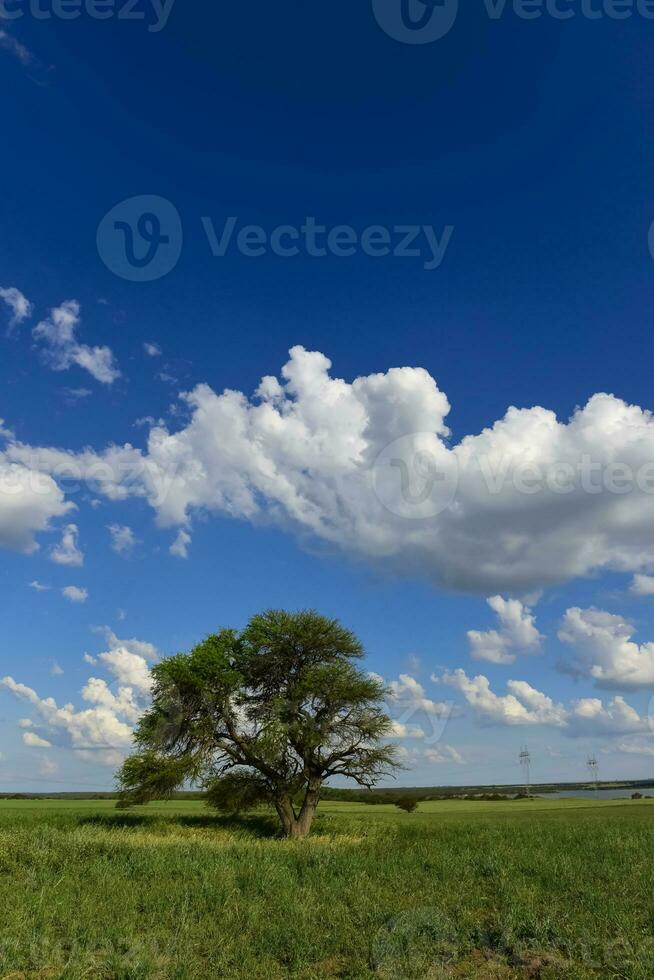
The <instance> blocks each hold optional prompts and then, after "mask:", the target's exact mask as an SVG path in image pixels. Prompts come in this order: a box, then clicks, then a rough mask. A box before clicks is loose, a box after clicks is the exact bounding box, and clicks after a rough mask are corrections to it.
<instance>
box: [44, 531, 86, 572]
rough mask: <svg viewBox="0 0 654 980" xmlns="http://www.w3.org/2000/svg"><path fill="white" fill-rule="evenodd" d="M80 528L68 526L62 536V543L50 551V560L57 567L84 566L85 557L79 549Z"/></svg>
mask: <svg viewBox="0 0 654 980" xmlns="http://www.w3.org/2000/svg"><path fill="white" fill-rule="evenodd" d="M78 538H79V528H78V527H77V524H67V525H66V527H65V528H64V530H63V531H62V534H61V541H60V542H59V544H57V545H54V547H53V548H52V549H51V550H50V558H51V560H52V561H54V562H56V563H57V565H74V566H80V565H83V564H84V555H83V554H82V552H81V551H80V549H79V547H78V544H77V542H78Z"/></svg>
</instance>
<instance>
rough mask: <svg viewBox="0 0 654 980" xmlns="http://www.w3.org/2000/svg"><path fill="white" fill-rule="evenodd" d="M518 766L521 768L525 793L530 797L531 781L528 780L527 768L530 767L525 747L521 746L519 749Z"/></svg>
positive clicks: (527, 750) (529, 758)
mask: <svg viewBox="0 0 654 980" xmlns="http://www.w3.org/2000/svg"><path fill="white" fill-rule="evenodd" d="M519 758H520V765H521V766H522V774H523V777H524V783H525V793H526V795H527V796H529V795H530V790H531V779H530V778H529V767H530V765H531V755H530V754H529V749H528V748H527V746H526V745H523V746H522V748H521V749H520V756H519Z"/></svg>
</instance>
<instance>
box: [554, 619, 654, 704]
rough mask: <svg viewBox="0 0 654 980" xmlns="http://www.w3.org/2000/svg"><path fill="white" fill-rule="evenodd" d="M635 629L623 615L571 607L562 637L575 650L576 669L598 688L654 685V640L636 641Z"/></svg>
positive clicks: (562, 628)
mask: <svg viewBox="0 0 654 980" xmlns="http://www.w3.org/2000/svg"><path fill="white" fill-rule="evenodd" d="M634 632H635V628H634V626H633V624H632V623H630V622H629V621H628V620H626V619H624V618H623V617H622V616H616V615H613V614H612V613H608V612H604V611H603V610H601V609H579V608H578V607H573V608H571V609H568V610H567V612H566V614H565V616H564V618H563V623H562V625H561V629H560V630H559V639H560V640H561V641H562V642H563V643H567V644H568V645H569V646H570V647H572V649H573V650H574V653H575V659H574V660H573V663H572V668H573V670H574V671H575V672H577V673H579V674H581V675H584V676H587V677H592V678H593V680H594V681H595V683H596V685H597V687H601V688H606V689H608V690H611V689H621V688H644V687H651V686H654V643H651V642H650V643H640V644H639V643H636V642H634V640H632V636H633V634H634Z"/></svg>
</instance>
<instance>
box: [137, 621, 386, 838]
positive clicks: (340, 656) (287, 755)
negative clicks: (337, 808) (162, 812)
mask: <svg viewBox="0 0 654 980" xmlns="http://www.w3.org/2000/svg"><path fill="white" fill-rule="evenodd" d="M362 656H363V649H362V646H361V644H360V642H359V641H358V640H357V638H356V637H355V636H354V634H353V633H351V632H350V631H349V630H347V629H345V628H344V627H343V626H341V625H340V623H338V622H337V621H336V620H333V619H328V618H325V617H324V616H319V615H318V614H317V613H315V612H311V611H308V612H307V611H305V612H299V613H289V612H285V611H278V610H271V611H268V612H266V613H262V614H260V615H257V616H254V617H253V619H252V620H251V621H250V623H249V624H248V625H247V627H246V628H245V630H243V631H242V632H241V633H238V632H236V631H234V630H222V631H221V632H220V633H217V634H215V635H213V636H209V637H207V639H206V640H204V641H203V642H202V643H200V644H198V645H197V646H196V647H194V648H193V650H191V652H190V653H188V654H177V655H176V656H173V657H169V658H168V659H166V660H163V661H162V662H161V663H159V664H157V665H156V666H155V667H154V668H153V671H152V675H153V698H152V706H151V708H150V710H149V711H148V712H147V713H146V714H145V715H144V716H143V718H142V719H141V721H140V723H139V725H138V728H137V731H136V736H135V738H136V743H137V746H138V749H139V751H138V752H137V753H136V754H135V755H134V756H132V757H131V758H129V759H128V760H127V761H126V762H125V764H124V766H123V768H122V770H121V771H120V773H119V785H120V790H121V802H122V805H123V806H125V805H129V804H131V803H139V804H142V803H145V802H147V801H148V800H152V799H158V798H166V797H169V796H170V794H171V793H172V792H173V791H174V790H175V789H177V788H179V787H180V786H183V785H185V784H192V785H196V786H200V787H202V788H205V789H207V790H208V799H209V802H210V804H211V805H216V806H218V807H219V808H220V809H228V810H229V809H231V810H237V809H244V808H247V807H251V806H254V805H256V804H257V803H259V802H260V801H262V800H266V801H270V802H273V803H274V805H275V807H276V808H277V811H278V814H279V817H280V821H281V824H282V829H283V830H284V833H286V834H287V836H304V835H305V833H307V832H308V829H309V827H310V825H311V820H312V818H313V813H314V812H315V808H316V806H317V803H318V799H319V796H320V790H321V787H322V784H323V782H324V780H326V779H329V778H330V777H333V776H343V777H346V778H350V779H353V780H355V781H356V782H357V783H358V784H359V785H360V786H363V787H370V786H372V785H373V784H374V783H375V782H376V781H377V780H378V779H379V778H380V777H381V776H382V775H385V774H387V773H390V772H392V771H393V769H395V768H397V767H398V763H397V760H396V755H395V749H394V748H393V747H391V746H390V745H389V744H387V743H386V741H385V739H386V737H387V736H388V735H390V734H391V730H392V726H391V721H390V719H389V718H388V716H387V715H386V713H385V712H384V710H383V703H382V702H383V699H384V696H385V690H384V687H383V685H382V684H381V683H380V682H379V681H377V680H375V679H374V678H371V677H370V676H368V675H367V674H366V673H364V672H363V671H362V670H360V669H359V668H358V666H357V665H356V661H357V660H359V659H360V658H361V657H362ZM298 798H299V803H298V802H297V801H298Z"/></svg>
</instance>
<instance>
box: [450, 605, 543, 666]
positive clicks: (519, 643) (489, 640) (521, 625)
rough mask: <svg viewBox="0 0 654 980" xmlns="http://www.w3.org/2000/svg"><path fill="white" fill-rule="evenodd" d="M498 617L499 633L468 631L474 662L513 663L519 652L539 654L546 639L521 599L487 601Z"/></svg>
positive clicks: (492, 631)
mask: <svg viewBox="0 0 654 980" xmlns="http://www.w3.org/2000/svg"><path fill="white" fill-rule="evenodd" d="M486 601H487V602H488V605H489V606H490V608H491V609H492V610H493V612H495V613H496V614H497V618H498V619H499V622H500V629H499V630H487V631H485V632H480V631H479V630H468V642H469V644H470V655H471V657H472V658H473V660H487V661H489V662H490V663H494V664H512V663H514V661H515V659H516V653H537V652H538V650H539V649H540V645H541V641H542V639H543V637H542V636H541V634H540V633H539V632H538V630H537V629H536V624H535V621H534V616H533V613H532V612H531V610H530V609H529V608H528V607H527V606H526V605H524V604H523V603H522V602H520V600H519V599H503V598H502V596H499V595H496V596H491V597H490V598H489V599H487V600H486Z"/></svg>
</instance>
